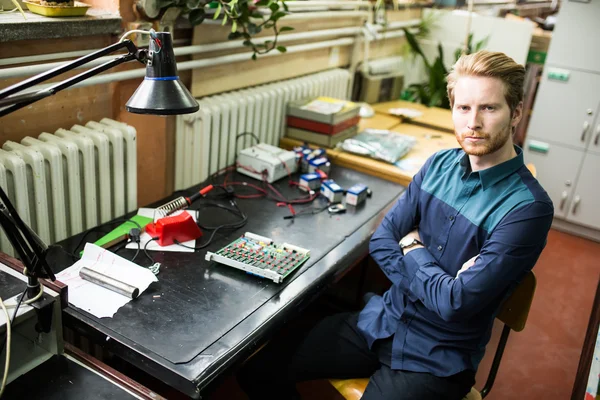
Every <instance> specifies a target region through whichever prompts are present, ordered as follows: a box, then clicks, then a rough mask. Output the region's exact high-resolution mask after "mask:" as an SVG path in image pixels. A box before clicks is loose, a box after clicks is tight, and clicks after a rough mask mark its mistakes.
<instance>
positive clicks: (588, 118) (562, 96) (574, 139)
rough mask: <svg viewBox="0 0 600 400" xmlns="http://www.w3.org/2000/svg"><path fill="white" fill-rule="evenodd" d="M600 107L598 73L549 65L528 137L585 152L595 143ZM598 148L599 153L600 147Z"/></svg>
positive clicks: (539, 92)
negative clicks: (597, 115) (584, 150)
mask: <svg viewBox="0 0 600 400" xmlns="http://www.w3.org/2000/svg"><path fill="white" fill-rule="evenodd" d="M561 79H566V81H565V80H561ZM599 107H600V75H599V74H593V73H589V72H583V71H577V70H564V69H558V68H555V67H552V66H547V67H546V68H544V74H543V78H542V82H541V84H540V88H539V91H538V93H537V95H536V103H535V105H534V107H533V113H532V116H531V123H530V126H529V130H528V136H529V135H531V136H535V137H539V138H543V140H546V141H550V142H554V143H560V144H565V145H567V146H570V147H572V148H575V149H581V150H583V149H585V148H587V146H588V145H589V144H590V142H592V143H593V141H594V139H595V138H593V136H595V135H596V133H597V132H596V131H597V130H598V129H600V128H598V127H596V126H595V125H594V120H595V117H596V113H597V112H598V109H599ZM597 148H598V149H599V151H600V146H597Z"/></svg>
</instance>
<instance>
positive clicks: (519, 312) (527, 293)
mask: <svg viewBox="0 0 600 400" xmlns="http://www.w3.org/2000/svg"><path fill="white" fill-rule="evenodd" d="M535 286H536V279H535V275H534V274H533V272H529V273H528V274H527V275H526V276H525V278H524V279H523V281H522V282H521V283H520V284H519V286H517V288H516V289H515V291H514V292H513V293H512V294H511V295H510V297H509V298H508V299H507V300H506V301H505V302H504V304H503V305H502V308H501V310H500V313H499V314H498V316H497V318H498V319H499V320H500V321H502V322H503V323H504V327H503V329H502V335H501V336H500V341H499V342H498V347H497V348H496V354H495V355H494V361H493V362H492V367H491V368H490V373H489V375H488V378H487V382H486V383H485V385H484V387H483V389H481V392H479V391H478V390H477V389H475V388H471V392H469V393H468V394H467V396H465V398H464V399H463V400H481V399H483V398H484V397H485V396H487V395H488V394H489V392H490V390H492V386H493V385H494V381H495V380H496V374H497V373H498V367H499V366H500V361H501V359H502V354H503V353H504V348H505V347H506V342H507V341H508V335H509V334H510V331H511V329H512V330H513V331H515V332H521V331H522V330H523V329H524V328H525V323H526V322H527V316H528V315H529V309H530V308H531V302H532V300H533V294H534V293H535ZM329 382H330V383H331V384H332V385H333V387H335V389H336V390H337V391H338V392H339V393H340V394H341V395H342V396H343V397H344V398H345V399H346V400H358V399H360V398H361V397H362V395H363V393H364V391H365V388H366V387H367V384H368V383H369V379H368V378H362V379H330V380H329Z"/></svg>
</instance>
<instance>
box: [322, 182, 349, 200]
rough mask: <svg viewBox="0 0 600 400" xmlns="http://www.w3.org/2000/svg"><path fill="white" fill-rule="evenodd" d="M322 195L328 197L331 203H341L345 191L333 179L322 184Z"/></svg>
mask: <svg viewBox="0 0 600 400" xmlns="http://www.w3.org/2000/svg"><path fill="white" fill-rule="evenodd" d="M321 194H322V195H323V196H325V197H327V199H328V200H329V202H330V203H339V202H341V201H342V198H343V197H344V191H343V190H342V188H341V187H340V185H338V184H337V183H335V181H334V180H333V179H327V180H324V181H323V182H321Z"/></svg>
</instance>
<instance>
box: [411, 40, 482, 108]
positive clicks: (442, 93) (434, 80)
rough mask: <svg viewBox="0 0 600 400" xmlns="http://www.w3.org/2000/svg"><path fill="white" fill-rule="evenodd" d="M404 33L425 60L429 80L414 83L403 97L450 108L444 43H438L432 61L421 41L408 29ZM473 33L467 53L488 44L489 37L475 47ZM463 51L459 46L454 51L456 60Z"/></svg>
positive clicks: (418, 54) (412, 48) (414, 50)
mask: <svg viewBox="0 0 600 400" xmlns="http://www.w3.org/2000/svg"><path fill="white" fill-rule="evenodd" d="M404 34H405V35H406V41H407V42H408V46H409V47H410V50H411V52H412V53H413V54H414V55H415V56H420V58H421V60H422V61H423V65H424V66H425V70H426V72H427V77H428V80H427V81H425V82H421V83H413V84H412V85H410V86H409V87H408V88H406V90H405V92H404V93H403V96H402V97H403V98H404V99H405V100H409V101H413V102H419V103H421V104H425V105H427V106H429V107H440V108H447V109H449V108H450V101H449V100H448V95H447V92H446V75H448V70H447V69H446V66H445V65H444V50H443V48H442V44H441V43H438V46H437V50H438V54H437V56H436V58H435V60H434V61H433V62H430V61H429V60H428V59H427V57H426V56H425V53H423V50H422V49H421V46H420V45H419V42H418V40H417V37H415V35H414V34H412V33H411V32H410V31H409V30H408V29H404ZM472 39H473V34H470V35H469V40H468V43H467V49H466V54H470V53H471V51H472V50H474V51H479V50H481V49H482V48H483V47H485V45H486V44H487V41H488V38H487V37H486V38H484V39H483V40H481V41H479V42H477V43H476V44H475V47H474V48H473V46H472V44H471V43H472ZM462 53H463V49H462V48H459V49H457V50H456V51H455V52H454V61H455V62H456V61H457V60H458V59H459V58H460V56H461V55H462Z"/></svg>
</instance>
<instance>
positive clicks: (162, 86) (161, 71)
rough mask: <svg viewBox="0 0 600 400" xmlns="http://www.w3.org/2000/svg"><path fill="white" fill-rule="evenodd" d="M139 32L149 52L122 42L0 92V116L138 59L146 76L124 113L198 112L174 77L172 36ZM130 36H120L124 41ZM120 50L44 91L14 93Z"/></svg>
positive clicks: (175, 70)
mask: <svg viewBox="0 0 600 400" xmlns="http://www.w3.org/2000/svg"><path fill="white" fill-rule="evenodd" d="M136 32H137V31H136ZM141 32H144V33H149V34H150V39H151V40H150V46H149V49H148V50H146V49H138V48H137V47H136V46H135V45H134V44H133V42H132V41H131V40H121V41H120V42H118V43H115V44H113V45H110V46H108V47H105V48H103V49H100V50H98V51H95V52H93V53H91V54H89V55H87V56H83V57H81V58H78V59H76V60H73V61H72V62H69V63H66V64H63V65H60V66H58V67H56V68H53V69H51V70H50V71H47V72H44V73H41V74H39V75H36V76H33V77H31V78H29V79H26V80H25V81H23V82H20V83H17V84H15V85H12V86H9V87H7V88H6V89H4V90H2V91H0V117H2V116H4V115H6V114H9V113H11V112H13V111H15V110H18V109H20V108H23V107H25V106H28V105H29V104H31V103H33V102H36V101H38V100H41V99H43V98H45V97H48V96H52V95H53V94H55V93H57V92H59V91H61V90H63V89H66V88H68V87H70V86H73V85H75V84H77V83H79V82H82V81H84V80H86V79H88V78H90V77H92V76H94V75H97V74H99V73H101V72H104V71H106V70H108V69H110V68H112V67H115V66H117V65H119V64H123V63H125V62H128V61H131V60H138V61H139V62H141V63H142V64H146V77H145V78H144V80H143V82H142V83H141V85H140V86H139V87H138V88H137V90H136V91H135V93H134V94H133V96H131V98H130V99H129V101H128V102H127V104H126V108H127V111H129V112H132V113H136V114H151V115H176V114H189V113H193V112H196V111H198V108H199V106H198V103H197V102H196V100H195V99H194V97H192V95H191V94H190V92H189V91H188V90H187V88H186V87H185V86H184V85H183V84H182V83H181V81H180V80H179V77H178V76H177V65H176V64H175V54H174V53H173V42H172V39H171V34H170V33H169V32H155V31H154V30H150V31H149V32H146V31H141ZM129 33H130V32H128V33H126V34H125V35H123V38H125V37H126V36H127V35H128V34H129ZM123 48H127V50H128V53H127V54H125V55H122V56H118V57H116V58H115V59H113V60H111V61H108V62H106V63H104V64H101V65H99V66H97V67H95V68H91V69H90V70H88V71H85V72H82V73H81V74H79V75H76V76H74V77H71V78H68V79H65V80H64V81H62V82H59V83H57V84H55V85H52V86H51V87H49V88H47V89H42V90H38V91H32V92H28V93H25V94H21V95H17V93H19V92H21V91H23V90H25V89H28V88H30V87H32V86H34V85H37V84H38V83H41V82H44V81H46V80H48V79H52V78H54V77H56V76H58V75H60V74H63V73H65V72H67V71H70V70H72V69H75V68H77V67H80V66H82V65H85V64H87V63H88V62H90V61H92V60H96V59H98V58H100V57H102V56H105V55H108V54H110V53H113V52H115V51H117V50H121V49H123Z"/></svg>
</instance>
